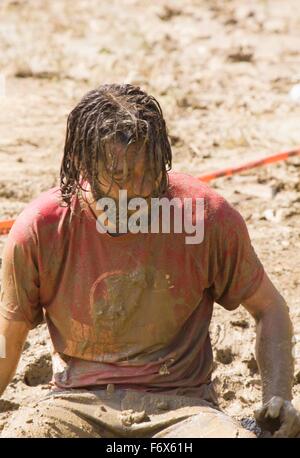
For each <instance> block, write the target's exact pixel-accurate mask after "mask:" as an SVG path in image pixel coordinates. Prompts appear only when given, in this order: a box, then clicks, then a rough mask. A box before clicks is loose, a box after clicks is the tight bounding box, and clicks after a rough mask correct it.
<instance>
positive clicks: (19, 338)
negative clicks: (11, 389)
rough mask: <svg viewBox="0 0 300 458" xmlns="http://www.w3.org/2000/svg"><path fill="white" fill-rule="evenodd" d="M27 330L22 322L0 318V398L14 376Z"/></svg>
mask: <svg viewBox="0 0 300 458" xmlns="http://www.w3.org/2000/svg"><path fill="white" fill-rule="evenodd" d="M28 331H29V328H28V326H27V324H26V323H25V322H24V321H10V320H7V319H5V318H3V317H2V316H0V341H1V354H0V396H1V395H2V394H3V392H4V390H5V389H6V387H7V385H8V384H9V382H10V381H11V379H12V377H13V376H14V373H15V370H16V368H17V365H18V362H19V359H20V356H21V353H22V350H23V345H24V342H25V340H26V337H27V334H28Z"/></svg>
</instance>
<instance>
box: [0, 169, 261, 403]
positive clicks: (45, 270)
mask: <svg viewBox="0 0 300 458" xmlns="http://www.w3.org/2000/svg"><path fill="white" fill-rule="evenodd" d="M169 179H170V186H169V189H168V191H167V193H166V196H167V197H168V198H170V199H172V198H173V197H178V198H179V199H180V200H181V201H182V199H184V198H186V197H190V198H193V199H195V198H196V197H199V198H204V202H205V212H204V240H203V241H202V242H201V243H199V244H196V245H194V244H187V243H185V237H186V234H185V233H170V234H164V233H158V234H151V233H148V234H142V233H138V234H131V233H128V234H124V235H120V236H118V237H113V236H111V235H109V234H101V233H99V232H98V231H97V230H96V219H95V216H94V214H93V213H92V211H91V209H90V208H89V207H88V206H87V205H86V204H84V203H83V201H82V200H81V199H80V198H79V197H78V196H76V197H74V198H73V200H72V204H71V206H70V207H67V206H65V205H62V204H61V199H60V191H59V189H58V188H54V189H51V190H50V191H47V192H45V193H44V194H42V195H41V196H40V197H39V198H38V199H36V200H34V201H33V202H32V203H30V204H29V205H28V206H27V208H26V209H25V210H24V211H23V212H22V213H21V215H20V216H19V217H18V219H17V221H16V222H15V224H14V226H13V228H12V230H11V232H10V234H9V237H8V241H7V244H6V247H5V250H4V254H3V269H2V293H1V306H0V313H1V314H2V315H3V316H4V317H6V318H7V319H10V320H25V321H26V322H27V323H28V324H29V326H30V328H34V327H35V326H37V325H38V324H39V323H41V321H42V320H43V316H45V319H46V322H47V325H48V328H49V332H50V335H51V339H52V343H53V347H54V352H53V372H54V376H53V378H54V383H55V384H56V385H57V386H59V387H62V388H70V387H87V386H95V385H102V386H103V385H106V384H108V383H113V384H115V385H118V386H120V387H122V388H130V389H141V390H146V391H153V392H159V391H164V392H172V393H174V394H175V393H176V394H181V395H187V396H196V397H201V398H203V399H207V400H209V401H212V402H214V401H215V400H216V399H215V394H214V391H213V387H212V385H211V378H210V377H211V372H212V349H211V343H210V338H209V332H208V329H209V324H210V320H211V315H212V310H213V303H214V301H216V302H217V303H219V304H221V305H222V306H223V307H225V308H226V309H228V310H233V309H235V308H236V307H238V305H239V304H240V303H241V302H242V301H243V300H245V299H247V298H249V297H250V296H251V295H252V294H254V292H255V291H256V289H257V288H258V286H259V284H260V282H261V280H262V277H263V266H262V264H261V263H260V261H259V260H258V258H257V256H256V254H255V251H254V249H253V247H252V245H251V242H250V239H249V235H248V231H247V228H246V225H245V223H244V220H243V218H242V217H241V216H240V214H239V213H238V212H237V211H236V210H235V209H234V208H233V207H231V206H230V205H229V204H228V203H227V202H226V200H224V199H223V198H222V197H221V196H219V195H218V194H217V193H216V192H215V191H213V190H212V189H210V188H209V187H208V186H206V185H205V184H202V183H200V182H199V181H198V180H197V179H195V178H193V177H191V176H188V175H185V174H181V173H174V172H172V173H170V174H169ZM194 216H195V215H194Z"/></svg>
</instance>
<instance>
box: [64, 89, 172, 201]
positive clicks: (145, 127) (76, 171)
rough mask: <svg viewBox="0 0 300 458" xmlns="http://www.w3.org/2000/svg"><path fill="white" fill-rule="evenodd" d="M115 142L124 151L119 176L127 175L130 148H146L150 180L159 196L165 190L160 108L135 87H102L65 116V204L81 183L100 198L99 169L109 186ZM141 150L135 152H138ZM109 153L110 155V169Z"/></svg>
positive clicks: (166, 149) (166, 147) (166, 161)
mask: <svg viewBox="0 0 300 458" xmlns="http://www.w3.org/2000/svg"><path fill="white" fill-rule="evenodd" d="M116 143H121V144H123V145H124V147H125V148H126V152H125V162H124V164H123V178H124V177H126V176H127V174H128V155H127V150H128V147H129V145H131V144H132V143H136V144H137V145H138V144H140V143H142V147H144V146H146V151H147V158H148V161H149V167H150V173H151V175H152V178H153V180H154V182H156V181H157V180H158V177H159V176H160V183H159V187H158V190H157V193H158V194H162V193H164V192H165V190H166V188H167V186H168V174H167V172H168V171H169V170H170V168H171V164H172V152H171V147H170V143H169V139H168V135H167V129H166V123H165V120H164V118H163V113H162V109H161V106H160V104H159V103H158V101H157V100H156V99H155V98H154V97H152V96H149V95H148V94H146V93H145V92H144V91H142V90H141V89H140V88H139V87H137V86H133V85H130V84H122V85H117V84H110V85H109V84H106V85H103V86H100V87H99V88H97V89H95V90H93V91H90V92H89V93H87V94H86V95H85V96H84V97H83V99H82V100H81V101H80V102H79V104H78V105H77V106H76V107H75V108H74V109H73V110H72V112H71V113H70V115H69V117H68V121H67V131H66V139H65V147H64V156H63V160H62V164H61V170H60V187H61V194H62V199H63V201H64V202H65V203H66V204H67V205H70V203H71V199H72V197H73V196H74V195H75V194H76V193H77V192H78V190H79V189H83V185H84V183H85V182H88V183H90V186H91V189H92V191H95V195H97V196H100V194H101V176H100V177H99V170H100V168H102V169H103V170H105V171H106V172H107V173H109V175H110V178H111V185H112V184H113V182H114V173H115V166H116V162H117V161H116V157H115V156H114V151H113V146H114V145H115V144H116ZM142 147H141V148H142ZM141 148H137V153H136V154H138V152H139V151H140V150H141ZM109 155H112V167H111V169H110V170H108V166H107V164H108V156H109ZM109 163H111V161H110V162H109Z"/></svg>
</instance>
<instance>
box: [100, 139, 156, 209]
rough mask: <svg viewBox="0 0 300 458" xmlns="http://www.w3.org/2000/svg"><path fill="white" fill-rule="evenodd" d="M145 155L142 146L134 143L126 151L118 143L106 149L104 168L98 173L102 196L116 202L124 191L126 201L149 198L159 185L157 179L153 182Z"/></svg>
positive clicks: (145, 152) (144, 149) (143, 146)
mask: <svg viewBox="0 0 300 458" xmlns="http://www.w3.org/2000/svg"><path fill="white" fill-rule="evenodd" d="M146 155H147V150H146V147H145V145H143V144H136V143H134V144H132V145H130V146H129V147H127V150H126V147H125V146H123V145H121V144H118V143H116V144H113V145H111V146H110V147H108V148H107V160H106V168H105V167H104V166H101V167H100V171H99V173H100V177H99V178H100V182H101V186H100V188H101V191H102V192H103V194H105V195H106V196H107V197H111V198H113V199H115V200H118V198H119V191H120V190H126V191H127V196H128V199H131V198H133V197H144V198H147V197H151V195H153V193H154V192H155V190H156V189H157V187H158V185H159V179H158V180H156V181H155V178H154V176H153V174H152V173H151V169H150V165H149V161H148V160H147V156H146ZM112 173H113V176H112Z"/></svg>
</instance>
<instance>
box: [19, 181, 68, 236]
mask: <svg viewBox="0 0 300 458" xmlns="http://www.w3.org/2000/svg"><path fill="white" fill-rule="evenodd" d="M67 210H68V207H67V206H66V205H64V204H63V202H62V199H61V192H60V189H59V187H55V188H51V189H49V190H47V191H45V192H43V193H42V194H40V195H39V196H38V197H36V198H35V199H34V200H32V201H31V202H30V203H29V204H27V206H26V207H25V208H24V210H23V211H22V212H21V213H20V215H19V216H18V217H17V219H16V221H15V223H14V225H13V227H12V229H11V237H14V238H15V239H16V240H20V241H21V240H24V239H28V238H32V237H33V236H36V234H37V233H38V232H40V230H41V229H42V228H43V227H45V226H47V227H51V226H52V227H54V226H56V225H57V224H58V223H59V221H60V220H61V218H62V215H63V214H64V213H65V212H66V211H67Z"/></svg>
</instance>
